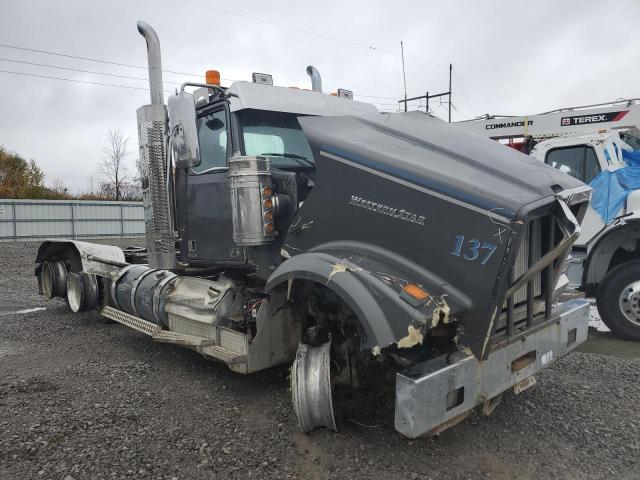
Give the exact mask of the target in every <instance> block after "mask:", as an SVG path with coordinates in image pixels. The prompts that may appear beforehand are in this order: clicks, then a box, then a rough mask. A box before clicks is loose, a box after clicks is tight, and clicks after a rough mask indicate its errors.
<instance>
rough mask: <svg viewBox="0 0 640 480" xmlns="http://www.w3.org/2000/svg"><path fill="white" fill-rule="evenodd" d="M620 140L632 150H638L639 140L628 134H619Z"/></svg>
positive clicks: (639, 148) (639, 147) (639, 146)
mask: <svg viewBox="0 0 640 480" xmlns="http://www.w3.org/2000/svg"><path fill="white" fill-rule="evenodd" d="M620 138H621V139H622V141H623V142H625V143H626V144H627V145H629V146H630V147H631V148H633V149H634V150H636V151H638V150H640V139H639V138H638V137H636V136H634V135H631V133H629V132H620Z"/></svg>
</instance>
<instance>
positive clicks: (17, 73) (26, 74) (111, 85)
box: [0, 70, 173, 93]
mask: <svg viewBox="0 0 640 480" xmlns="http://www.w3.org/2000/svg"><path fill="white" fill-rule="evenodd" d="M0 73H8V74H10V75H23V76H25V77H37V78H47V79H50V80H63V81H65V82H76V83H87V84H89V85H102V86H104V87H117V88H128V89H131V90H145V91H149V89H148V88H145V87H133V86H130V85H117V84H115V83H102V82H90V81H88V80H77V79H75V78H63V77H50V76H48V75H37V74H35V73H25V72H12V71H10V70H0ZM164 92H165V93H173V92H172V91H171V90H164Z"/></svg>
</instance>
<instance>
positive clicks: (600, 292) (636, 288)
mask: <svg viewBox="0 0 640 480" xmlns="http://www.w3.org/2000/svg"><path fill="white" fill-rule="evenodd" d="M638 148H640V130H638V129H637V128H626V129H616V130H606V129H603V130H601V131H597V132H592V133H583V134H579V135H570V136H566V137H558V138H552V139H548V140H544V141H542V142H540V143H538V144H537V145H536V146H535V147H534V148H533V150H532V151H531V156H532V157H533V158H536V159H537V160H540V161H542V162H545V163H546V164H548V165H550V166H552V167H554V168H557V169H559V170H560V171H563V172H565V173H567V174H569V175H571V176H573V177H575V178H577V179H579V180H582V181H583V182H585V183H588V184H592V185H594V188H595V189H596V191H595V192H594V195H595V198H601V199H604V201H605V202H607V205H606V210H605V211H603V210H602V209H600V211H596V210H595V209H594V208H593V203H592V202H593V199H592V202H591V203H590V204H589V208H588V209H587V212H586V214H585V217H584V220H583V222H582V233H581V234H580V237H579V238H578V240H576V243H575V244H574V246H573V249H572V260H571V267H570V268H569V270H568V272H567V273H568V276H569V281H570V287H572V288H576V289H580V290H583V291H585V292H586V294H587V295H589V296H595V297H596V298H597V305H598V309H599V312H600V315H601V317H602V320H603V321H604V322H605V324H606V325H607V326H608V327H609V328H610V329H611V330H612V331H614V332H615V333H616V334H618V335H619V336H622V337H624V338H629V339H635V340H640V309H639V308H638V307H637V305H638V303H637V302H638V298H639V295H640V222H639V220H640V190H632V191H630V192H628V194H627V196H626V199H625V200H624V202H623V203H622V205H621V206H620V207H619V209H617V211H609V210H610V209H609V203H608V200H609V199H608V197H609V195H610V194H611V195H613V193H610V189H611V188H612V187H611V184H610V183H608V182H597V183H596V182H594V180H596V177H598V176H599V175H600V174H601V172H616V171H618V170H620V169H624V168H634V169H637V167H635V166H634V167H630V166H628V165H627V163H626V162H625V160H624V158H623V151H627V152H633V151H635V150H637V149H638ZM630 186H632V185H626V187H627V188H629V187H630ZM638 186H640V185H636V187H635V188H637V187H638Z"/></svg>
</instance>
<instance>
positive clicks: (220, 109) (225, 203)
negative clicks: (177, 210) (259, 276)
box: [182, 102, 242, 264]
mask: <svg viewBox="0 0 640 480" xmlns="http://www.w3.org/2000/svg"><path fill="white" fill-rule="evenodd" d="M230 118H231V117H230V113H229V110H228V105H227V103H226V102H220V103H218V104H214V105H212V106H211V107H210V108H206V109H204V110H203V111H201V112H199V113H198V117H197V119H196V124H197V128H198V140H199V144H200V159H201V163H200V165H198V166H197V167H192V168H190V169H188V171H187V175H186V183H187V185H186V215H185V216H186V219H185V220H186V229H185V230H186V232H185V233H186V235H185V237H186V238H185V240H186V241H185V240H183V247H182V253H183V256H186V257H187V258H188V260H189V261H190V262H192V263H223V264H228V263H236V262H241V261H242V251H241V249H239V248H237V247H236V246H235V245H234V243H233V228H232V224H231V198H230V192H229V179H228V177H227V172H228V160H229V157H230V156H231V151H232V147H231V146H232V139H231V128H230Z"/></svg>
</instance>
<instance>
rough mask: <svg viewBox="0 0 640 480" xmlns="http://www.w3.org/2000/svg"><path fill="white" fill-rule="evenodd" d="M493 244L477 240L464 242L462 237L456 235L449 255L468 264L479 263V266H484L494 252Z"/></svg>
mask: <svg viewBox="0 0 640 480" xmlns="http://www.w3.org/2000/svg"><path fill="white" fill-rule="evenodd" d="M496 248H497V247H496V246H495V245H494V244H493V243H489V242H481V241H480V240H478V239H477V238H472V239H471V240H467V241H466V242H465V241H464V235H456V246H455V248H454V249H453V252H451V255H455V256H456V257H462V258H464V259H465V260H469V261H470V262H475V261H478V260H479V261H480V265H484V264H485V263H487V262H488V261H489V259H490V258H491V255H493V252H495V251H496Z"/></svg>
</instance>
